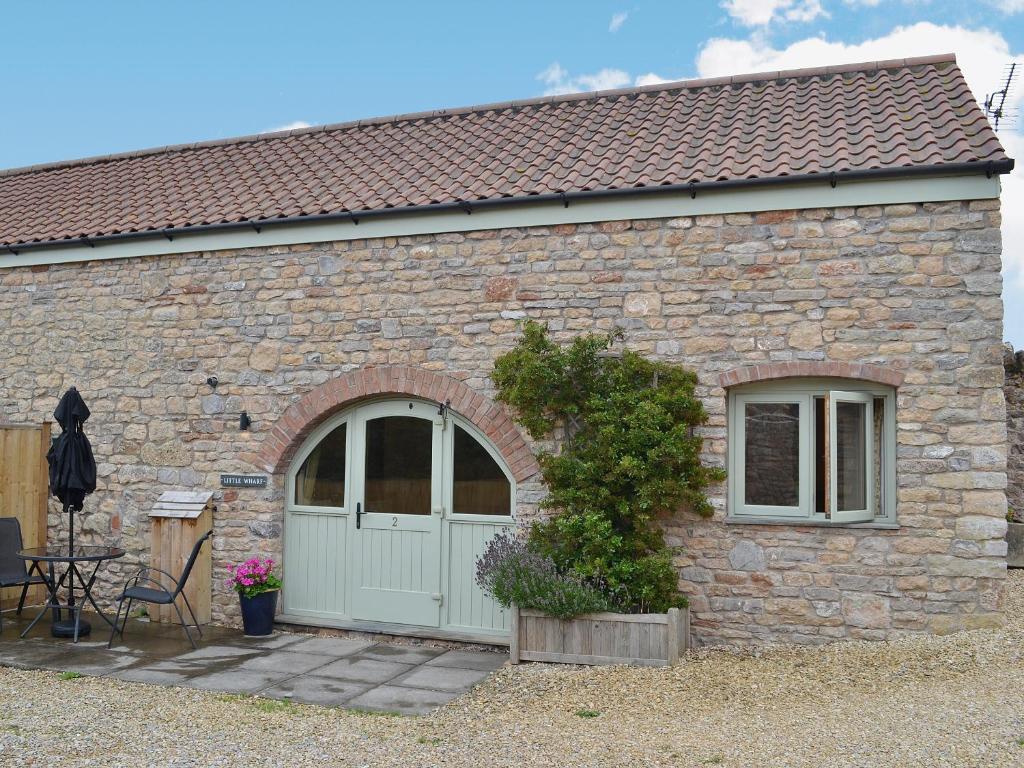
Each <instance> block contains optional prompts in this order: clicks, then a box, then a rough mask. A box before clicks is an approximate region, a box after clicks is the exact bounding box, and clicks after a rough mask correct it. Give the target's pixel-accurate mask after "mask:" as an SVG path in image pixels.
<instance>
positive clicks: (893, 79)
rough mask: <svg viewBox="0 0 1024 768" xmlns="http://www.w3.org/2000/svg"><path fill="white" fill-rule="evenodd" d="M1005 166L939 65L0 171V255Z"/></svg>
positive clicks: (944, 61) (923, 61)
mask: <svg viewBox="0 0 1024 768" xmlns="http://www.w3.org/2000/svg"><path fill="white" fill-rule="evenodd" d="M1007 159H1008V158H1007V157H1006V154H1005V152H1004V150H1003V148H1002V146H1000V144H999V141H998V139H997V138H996V136H995V134H994V133H993V131H992V129H991V128H990V127H989V124H988V121H987V120H986V119H985V116H984V115H983V114H982V112H981V110H980V109H979V107H978V105H977V102H976V101H975V99H974V96H973V95H972V94H971V92H970V90H969V89H968V87H967V84H966V82H965V81H964V78H963V75H962V74H961V72H960V70H959V68H958V67H957V65H956V61H955V59H954V57H952V56H948V55H947V56H931V57H926V58H920V59H906V60H903V59H896V60H893V61H886V62H874V63H869V64H857V65H844V66H839V67H822V68H816V69H805V70H793V71H790V72H768V73H759V74H754V75H744V76H739V77H731V78H714V79H711V80H690V81H682V82H677V83H668V84H663V85H658V86H648V87H644V88H635V89H626V90H621V91H606V92H602V93H591V94H573V95H569V96H560V97H549V98H544V99H532V100H528V101H521V102H510V103H505V104H490V105H484V106H480V107H470V108H466V109H458V110H440V111H436V112H429V113H420V114H415V115H399V116H395V117H387V118H380V119H376V120H363V121H358V122H353V123H346V124H340V125H333V126H319V127H316V128H310V129H301V130H296V131H289V132H284V133H278V134H264V135H259V136H247V137H242V138H238V139H232V140H224V141H215V142H208V143H204V144H189V145H182V146H177V147H162V148H160V149H154V150H146V151H142V152H134V153H127V154H122V155H112V156H108V157H101V158H88V159H85V160H77V161H71V162H66V163H56V164H50V165H44V166H34V167H31V168H22V169H12V170H9V171H0V244H5V245H19V244H25V243H30V242H47V241H54V240H66V239H74V238H80V237H99V236H103V235H108V234H113V233H120V232H145V231H152V230H161V229H177V228H181V227H188V226H195V225H201V224H212V223H232V222H247V221H256V220H260V219H272V218H280V217H294V216H309V215H318V214H332V213H345V212H365V211H367V210H383V209H402V208H407V207H410V206H430V205H437V204H440V203H453V202H461V201H478V200H488V199H495V198H509V197H526V196H533V195H543V194H557V193H563V192H580V191H590V190H614V189H625V188H632V187H656V186H664V185H680V184H688V183H690V182H698V183H701V182H711V181H735V180H741V179H766V178H778V177H785V176H794V175H803V174H827V173H831V172H837V173H841V172H846V171H863V170H868V169H895V168H901V167H908V166H942V165H949V164H954V163H979V164H981V163H987V162H988V161H994V162H999V161H1006V160H1007Z"/></svg>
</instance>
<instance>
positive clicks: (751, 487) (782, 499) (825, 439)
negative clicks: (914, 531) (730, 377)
mask: <svg viewBox="0 0 1024 768" xmlns="http://www.w3.org/2000/svg"><path fill="white" fill-rule="evenodd" d="M895 411H896V403H895V392H894V391H893V389H892V388H891V387H885V386H882V385H876V384H870V383H867V382H862V381H850V380H846V379H806V380H804V379H783V380H780V381H772V382H763V383H758V384H751V385H747V386H745V387H737V388H735V389H734V390H732V391H730V393H729V516H730V517H732V518H736V519H755V518H757V519H777V520H780V521H782V520H792V521H793V522H796V521H798V520H808V521H814V522H821V523H835V524H841V523H871V522H876V523H895V522H896V515H895V508H896V460H895V459H896V412H895Z"/></svg>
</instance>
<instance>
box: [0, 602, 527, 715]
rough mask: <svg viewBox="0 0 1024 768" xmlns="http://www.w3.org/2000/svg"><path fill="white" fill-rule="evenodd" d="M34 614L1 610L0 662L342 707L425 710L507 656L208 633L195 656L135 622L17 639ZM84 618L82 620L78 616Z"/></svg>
mask: <svg viewBox="0 0 1024 768" xmlns="http://www.w3.org/2000/svg"><path fill="white" fill-rule="evenodd" d="M33 615H34V611H32V610H30V609H26V611H25V612H24V614H23V616H22V617H20V618H15V617H14V616H13V615H10V614H5V615H4V618H3V631H2V632H0V666H9V667H18V668H22V669H48V670H55V671H61V672H76V673H80V674H83V675H93V676H97V677H113V678H119V679H121V680H131V681H135V682H142V683H153V684H156V685H173V686H182V687H186V688H199V689H203V690H208V691H219V692H223V693H231V694H252V695H259V696H264V697H267V698H272V699H282V700H287V701H295V702H302V703H306V704H319V705H324V706H332V707H348V708H352V709H362V710H368V711H376V712H395V713H399V714H403V715H419V714H425V713H428V712H430V711H432V710H434V709H435V708H437V707H439V706H441V705H442V704H444V703H446V702H448V701H450V700H452V699H454V698H456V697H457V696H459V695H460V694H462V693H465V692H466V691H468V690H469V689H470V688H472V687H473V686H474V685H476V684H477V683H479V682H480V681H481V680H483V679H484V678H485V677H487V676H488V675H489V674H490V673H491V672H492V671H493V670H495V669H497V668H498V667H500V666H502V665H503V664H504V663H505V662H506V661H507V660H508V654H507V653H501V652H497V651H495V652H488V651H469V650H461V649H454V650H453V649H449V648H443V647H435V646H428V645H397V644H389V643H374V642H371V641H368V640H362V639H358V640H356V639H347V638H340V637H318V636H315V635H307V634H297V633H286V632H279V633H275V634H274V635H271V636H270V637H266V638H247V637H245V636H243V635H242V633H241V631H240V630H237V629H226V628H222V627H206V628H204V630H203V635H204V637H203V639H202V640H200V641H199V643H198V645H199V648H198V649H197V650H193V649H192V647H191V645H190V644H189V643H188V641H187V640H186V639H185V637H184V634H183V632H182V630H181V627H178V626H174V625H167V624H155V623H149V622H145V621H139V620H132V621H130V622H129V623H128V629H127V630H126V632H125V636H124V639H123V641H122V640H118V641H115V643H114V646H113V648H111V649H109V650H108V649H107V637H108V634H109V630H108V628H107V625H106V624H104V623H103V622H102V620H101V619H99V618H98V617H96V616H88V618H89V620H90V621H91V622H92V625H93V628H94V629H93V635H92V636H89V637H86V638H85V639H83V640H81V641H79V642H78V643H77V644H74V643H72V642H71V641H70V640H64V639H57V638H53V637H51V636H50V626H49V621H48V620H47V619H44V620H42V621H40V622H39V624H37V625H36V626H35V627H34V628H33V629H32V631H31V632H30V633H29V635H28V636H27V637H26V638H24V639H21V638H20V637H19V634H20V633H21V631H22V630H23V629H24V628H25V627H26V626H28V622H29V620H30V619H31V617H32V616H33ZM84 616H86V614H83V617H84Z"/></svg>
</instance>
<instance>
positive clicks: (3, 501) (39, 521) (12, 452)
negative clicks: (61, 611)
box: [0, 422, 50, 608]
mask: <svg viewBox="0 0 1024 768" xmlns="http://www.w3.org/2000/svg"><path fill="white" fill-rule="evenodd" d="M49 448H50V424H49V422H43V424H41V425H39V424H3V423H0V517H16V518H18V522H20V523H21V538H22V542H23V544H24V546H25V547H42V546H45V545H46V499H47V496H48V495H49V478H48V470H47V465H46V452H47V451H48V450H49ZM20 596H21V587H14V588H8V589H0V608H11V607H14V606H16V605H17V604H18V598H19V597H20ZM44 598H45V592H44V590H43V587H42V586H34V587H31V588H30V589H29V591H28V599H27V600H26V603H27V604H32V603H34V602H40V601H42V600H43V599H44Z"/></svg>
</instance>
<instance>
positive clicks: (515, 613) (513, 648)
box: [508, 603, 519, 664]
mask: <svg viewBox="0 0 1024 768" xmlns="http://www.w3.org/2000/svg"><path fill="white" fill-rule="evenodd" d="M511 610H512V640H511V642H509V646H508V656H509V661H511V662H512V663H513V664H518V663H519V606H518V605H516V604H515V603H512V609H511Z"/></svg>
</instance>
